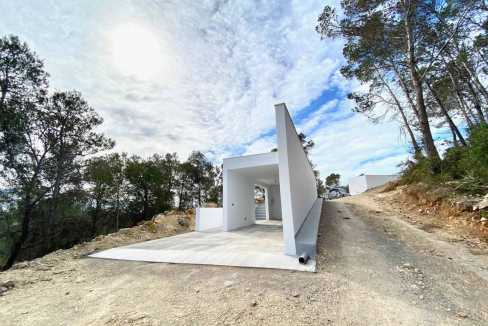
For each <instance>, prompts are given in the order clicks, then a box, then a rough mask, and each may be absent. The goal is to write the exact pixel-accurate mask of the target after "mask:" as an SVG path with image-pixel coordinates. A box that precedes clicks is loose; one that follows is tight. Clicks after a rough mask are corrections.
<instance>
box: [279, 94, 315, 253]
mask: <svg viewBox="0 0 488 326" xmlns="http://www.w3.org/2000/svg"><path fill="white" fill-rule="evenodd" d="M275 111H276V135H277V140H278V161H279V164H278V165H279V175H280V194H281V210H282V220H283V238H284V239H283V240H284V244H285V253H286V254H288V255H297V247H296V243H295V235H296V234H297V233H298V231H299V230H300V228H301V226H302V224H303V222H304V221H305V219H306V217H307V215H308V212H309V211H310V209H311V208H312V207H313V205H314V203H315V200H316V199H317V186H316V183H315V175H314V173H313V169H312V166H311V165H310V162H309V161H308V159H307V156H306V155H305V152H304V150H303V147H302V144H301V142H300V140H299V139H298V134H297V132H296V129H295V126H294V125H293V121H292V120H291V117H290V114H289V113H288V109H287V108H286V105H285V104H284V103H282V104H277V105H275Z"/></svg>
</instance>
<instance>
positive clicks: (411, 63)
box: [405, 4, 440, 161]
mask: <svg viewBox="0 0 488 326" xmlns="http://www.w3.org/2000/svg"><path fill="white" fill-rule="evenodd" d="M410 5H411V4H410ZM410 5H409V7H410ZM411 19H412V10H411V9H408V10H407V11H406V17H405V33H406V37H407V55H408V68H409V70H410V75H411V78H412V84H413V88H414V90H415V96H416V101H417V111H418V113H419V125H420V131H421V132H422V139H423V143H424V146H425V151H426V153H427V157H428V158H430V159H432V160H436V161H437V160H439V159H440V158H439V153H438V152H437V148H436V147H435V144H434V139H433V137H432V132H431V130H430V124H429V117H428V115H427V108H426V107H425V101H424V93H423V89H422V82H421V81H420V78H419V76H418V72H417V67H416V59H415V53H414V41H413V31H412V27H411V21H410V20H411Z"/></svg>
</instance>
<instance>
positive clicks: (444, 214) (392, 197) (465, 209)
mask: <svg viewBox="0 0 488 326" xmlns="http://www.w3.org/2000/svg"><path fill="white" fill-rule="evenodd" d="M373 192H375V193H377V195H376V196H375V198H376V200H377V201H378V202H379V203H380V204H381V205H384V206H386V207H388V208H389V209H390V210H392V211H394V212H396V213H399V215H400V216H402V217H403V218H405V219H406V220H408V221H409V222H410V223H412V224H415V225H417V226H418V227H419V228H421V229H422V230H424V231H426V232H429V233H435V232H443V233H444V234H445V235H446V236H448V237H450V240H451V241H464V242H466V243H467V244H468V246H469V247H471V248H472V249H473V250H476V249H488V218H487V215H488V211H487V210H486V208H485V209H482V210H479V209H478V207H477V206H479V204H480V202H481V201H483V197H480V196H467V195H459V194H456V193H455V191H453V190H452V189H450V188H448V187H439V188H435V189H434V188H431V187H429V186H427V185H425V184H421V183H420V184H414V185H406V186H398V185H395V184H390V185H387V186H386V187H383V188H378V189H376V190H373ZM485 198H486V197H485ZM485 200H486V199H485Z"/></svg>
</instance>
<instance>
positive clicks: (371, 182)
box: [349, 174, 398, 195]
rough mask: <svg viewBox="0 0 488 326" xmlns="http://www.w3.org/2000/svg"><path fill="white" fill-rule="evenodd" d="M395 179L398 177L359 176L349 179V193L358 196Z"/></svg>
mask: <svg viewBox="0 0 488 326" xmlns="http://www.w3.org/2000/svg"><path fill="white" fill-rule="evenodd" d="M397 179H398V175H373V174H364V175H360V176H357V177H354V178H351V179H349V193H350V194H351V195H358V194H360V193H362V192H365V191H366V190H368V189H372V188H375V187H379V186H382V185H384V184H385V183H387V182H390V181H394V180H397Z"/></svg>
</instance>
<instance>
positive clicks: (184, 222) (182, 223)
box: [178, 217, 190, 227]
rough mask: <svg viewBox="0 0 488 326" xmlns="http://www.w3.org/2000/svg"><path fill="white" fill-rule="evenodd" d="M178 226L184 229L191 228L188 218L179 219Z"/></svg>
mask: <svg viewBox="0 0 488 326" xmlns="http://www.w3.org/2000/svg"><path fill="white" fill-rule="evenodd" d="M178 224H179V225H180V226H183V227H189V226H190V222H188V220H187V219H186V218H182V217H178Z"/></svg>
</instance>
